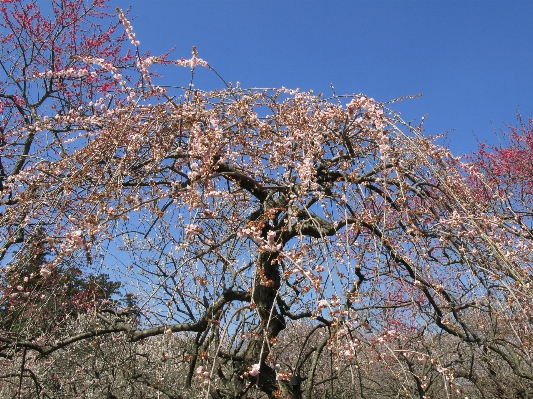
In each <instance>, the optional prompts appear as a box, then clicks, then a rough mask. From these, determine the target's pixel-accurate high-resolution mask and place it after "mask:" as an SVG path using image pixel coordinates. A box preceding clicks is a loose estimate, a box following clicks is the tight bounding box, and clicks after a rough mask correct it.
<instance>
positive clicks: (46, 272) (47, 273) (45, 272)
mask: <svg viewBox="0 0 533 399" xmlns="http://www.w3.org/2000/svg"><path fill="white" fill-rule="evenodd" d="M51 274H52V272H51V271H50V270H48V269H47V268H46V267H43V268H42V269H41V276H43V277H44V278H48V277H49V276H50V275H51Z"/></svg>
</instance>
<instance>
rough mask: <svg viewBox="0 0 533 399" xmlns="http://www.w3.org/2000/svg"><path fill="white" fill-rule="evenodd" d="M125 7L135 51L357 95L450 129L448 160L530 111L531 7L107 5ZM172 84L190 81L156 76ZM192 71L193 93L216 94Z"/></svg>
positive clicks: (229, 76)
mask: <svg viewBox="0 0 533 399" xmlns="http://www.w3.org/2000/svg"><path fill="white" fill-rule="evenodd" d="M110 5H111V6H112V7H113V8H114V7H117V6H118V7H121V8H123V9H127V8H128V7H129V6H131V11H130V14H129V16H130V18H132V19H133V21H132V24H133V27H134V30H135V32H136V34H137V38H138V39H139V40H140V42H141V46H140V49H141V51H151V52H152V53H153V54H154V55H159V54H162V53H163V52H166V51H168V50H170V49H172V48H173V47H175V51H174V53H173V57H174V58H181V57H182V56H185V57H187V58H189V57H190V51H191V46H193V45H196V46H197V47H198V51H199V56H200V57H202V58H204V59H205V60H207V61H208V62H209V63H210V64H211V65H212V66H213V67H214V68H215V69H216V70H217V71H218V72H219V73H220V74H221V75H222V76H223V77H224V78H225V79H226V80H228V81H229V80H231V81H233V82H236V81H239V82H241V85H242V86H243V87H280V86H285V87H290V88H297V87H298V88H301V89H303V90H308V89H313V90H314V91H315V93H318V92H320V91H321V92H324V93H325V94H328V93H331V91H330V89H329V84H330V83H333V85H334V86H335V89H336V91H337V93H339V94H341V93H360V92H363V93H365V94H366V95H368V96H370V97H373V98H375V99H376V100H379V101H386V100H390V99H393V98H396V97H399V96H403V95H408V94H412V93H422V94H423V97H422V98H421V99H415V100H409V101H405V102H402V103H400V104H395V106H394V108H395V109H398V110H400V111H402V116H403V117H404V119H406V120H415V121H418V120H420V117H421V116H422V115H424V114H426V113H427V114H428V117H427V119H426V125H425V126H426V133H427V134H436V133H441V132H444V131H446V130H452V129H455V130H454V132H452V133H450V135H449V140H448V143H449V145H450V147H451V149H452V150H453V152H454V153H456V154H457V155H460V154H463V153H465V152H470V151H471V150H474V149H475V148H477V144H476V137H477V138H479V139H481V140H484V141H490V142H492V143H495V142H497V138H496V136H495V134H494V131H493V128H494V127H496V128H497V129H500V128H502V127H503V123H502V121H505V122H509V123H514V122H515V121H516V110H517V109H519V110H520V112H521V113H522V115H523V116H524V117H529V116H531V115H532V114H533V1H531V0H528V1H469V0H462V1H431V0H426V1H400V0H396V1H392V0H390V1H357V0H352V1H325V0H323V1H312V0H307V1H304V0H299V1H298V0H283V1H281V0H279V1H261V0H225V1H222V0H209V1H207V0H205V1H200V0H195V1H189V0H150V1H148V0H111V2H110ZM164 74H165V78H166V79H165V80H166V82H168V83H170V84H177V85H186V84H187V83H188V78H189V76H190V73H189V72H188V71H187V70H186V69H185V68H183V70H180V71H177V70H176V69H165V70H164ZM208 75H209V74H208V72H207V71H205V70H204V71H198V75H197V78H196V80H195V82H196V85H197V87H199V88H212V87H213V86H219V87H221V86H222V84H221V83H218V82H215V81H214V80H213V79H212V78H211V77H210V76H208Z"/></svg>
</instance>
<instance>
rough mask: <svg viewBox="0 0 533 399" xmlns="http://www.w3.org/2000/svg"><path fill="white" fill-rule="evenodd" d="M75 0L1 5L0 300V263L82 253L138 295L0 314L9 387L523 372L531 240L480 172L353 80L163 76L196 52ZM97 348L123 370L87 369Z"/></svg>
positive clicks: (422, 390)
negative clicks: (330, 91)
mask: <svg viewBox="0 0 533 399" xmlns="http://www.w3.org/2000/svg"><path fill="white" fill-rule="evenodd" d="M84 4H85V3H84V2H81V1H52V9H53V11H52V13H51V16H50V17H46V16H43V15H42V14H41V12H40V11H39V9H38V8H37V3H36V2H23V1H11V2H3V3H2V13H3V19H4V23H3V28H4V30H3V32H2V37H1V40H2V43H3V46H4V48H5V49H6V51H4V52H3V53H2V56H1V58H0V64H1V66H2V69H3V76H2V83H1V87H0V99H1V100H2V107H3V108H2V111H3V112H4V113H3V115H5V117H4V119H3V121H4V126H3V131H2V134H3V142H2V149H1V151H2V153H1V162H2V164H1V170H2V172H1V174H2V176H3V177H2V183H1V184H2V186H1V189H2V192H1V195H2V202H1V206H2V214H1V215H0V235H1V237H2V242H3V246H2V249H1V250H0V257H1V260H2V267H3V279H4V281H5V284H3V285H2V287H3V290H4V292H3V297H2V299H1V301H2V302H1V303H0V306H3V307H4V309H10V308H11V307H10V306H11V305H10V302H9V301H11V300H12V298H13V295H15V298H16V297H18V296H19V291H20V292H22V291H24V288H23V290H19V289H18V288H17V286H13V285H12V284H10V283H9V281H10V280H12V279H18V280H19V281H20V280H22V281H24V279H25V278H28V281H30V279H37V283H36V284H37V285H38V284H39V281H50V282H53V283H54V284H53V287H50V291H47V293H48V292H56V293H58V294H60V293H61V292H62V291H61V284H65V277H64V275H65V272H66V271H67V269H65V268H64V265H77V266H76V267H78V268H79V269H80V271H81V272H82V273H83V274H82V275H83V276H84V277H83V279H88V278H90V277H88V276H91V275H96V276H98V275H100V276H102V274H101V273H102V272H103V271H108V273H112V275H111V276H112V277H111V280H115V279H120V281H121V283H122V286H123V287H124V289H125V290H127V292H128V293H129V295H130V296H129V297H128V298H129V299H128V300H129V302H131V298H135V303H134V304H135V309H132V306H131V303H129V304H127V307H126V308H124V307H121V306H120V305H119V304H117V303H113V302H112V301H107V302H106V301H103V300H102V298H97V297H96V295H94V296H93V298H92V301H90V300H89V299H90V298H88V297H87V298H86V301H85V302H84V306H86V308H87V309H91V312H90V313H89V312H86V313H83V314H79V315H77V317H76V318H70V320H69V321H68V322H65V323H64V324H62V325H61V326H60V327H58V326H56V325H51V326H50V327H49V328H46V329H40V328H39V326H38V325H36V324H35V323H34V324H32V323H26V322H25V324H24V334H22V333H21V330H20V329H15V328H13V326H14V325H15V324H14V322H11V323H8V325H7V326H3V327H2V330H1V331H0V356H1V357H2V358H4V359H5V360H4V364H3V366H4V367H5V369H6V370H11V371H9V372H7V373H6V374H5V375H3V376H2V378H3V379H4V380H5V381H7V382H9V384H7V383H6V386H8V387H9V388H6V390H9V389H14V390H15V392H17V391H18V395H19V396H21V395H22V394H24V395H26V396H27V397H32V396H33V397H35V396H43V397H46V396H47V395H48V396H49V397H50V396H53V397H59V396H60V395H64V396H66V397H68V396H69V395H71V394H72V393H74V394H75V395H81V396H85V397H90V396H91V395H93V396H94V395H103V394H104V393H107V394H108V395H115V396H117V395H122V396H124V397H126V396H127V397H132V396H134V395H144V394H145V392H147V391H149V390H155V391H158V392H159V393H160V394H165V395H166V396H168V397H179V395H182V394H185V393H186V392H184V390H185V391H188V392H189V393H191V392H193V393H195V394H198V393H199V392H200V393H201V395H204V396H205V397H209V396H211V397H226V398H235V397H246V396H251V395H253V396H260V395H262V396H266V397H270V398H273V397H279V396H289V397H293V398H295V397H299V396H303V397H306V398H311V397H313V395H316V394H317V393H320V395H322V397H337V396H338V395H339V394H340V393H343V392H347V391H346V387H347V386H349V387H350V391H349V392H350V393H353V394H358V395H374V396H375V397H380V396H381V397H383V396H390V394H391V392H394V391H396V392H402V393H403V394H405V395H407V396H412V397H423V396H427V395H430V394H433V392H438V391H440V392H441V393H442V392H445V394H446V395H448V396H450V397H452V396H453V395H455V394H456V393H457V392H458V391H461V389H463V388H462V386H463V385H464V386H466V387H467V388H468V389H473V390H474V392H477V391H475V389H478V391H479V390H481V388H476V387H481V386H482V384H481V383H480V382H479V379H480V378H485V376H486V375H488V376H489V377H488V378H492V376H493V373H496V375H498V373H503V372H505V373H508V374H510V375H512V376H513V378H516V380H517V381H519V382H520V384H521V385H522V386H525V387H526V388H527V387H528V386H530V385H531V380H533V370H532V368H531V367H532V366H531V364H533V363H532V362H531V345H530V343H529V339H528V338H527V337H528V336H529V335H528V334H526V333H527V331H528V329H529V328H530V321H529V320H530V307H529V300H530V298H531V292H530V286H529V279H530V272H529V265H530V262H531V253H532V249H533V246H532V243H531V240H530V239H529V237H528V236H525V235H524V234H520V233H518V234H517V233H516V231H515V225H514V224H513V223H510V222H509V220H510V219H509V217H508V214H507V213H505V212H502V211H501V208H499V207H498V205H497V204H498V203H497V202H496V203H495V202H494V201H493V198H487V199H486V200H483V201H479V187H480V185H481V184H484V182H485V177H484V176H483V175H482V174H481V173H479V171H478V169H476V168H475V167H472V166H471V165H467V164H464V163H461V162H460V160H459V159H456V158H454V157H453V156H452V155H451V154H450V153H449V152H448V151H447V150H446V149H445V148H442V147H439V146H438V145H436V144H434V143H433V142H432V141H431V140H430V139H427V138H425V137H423V136H422V135H421V133H420V132H421V130H422V126H418V127H414V128H413V127H410V126H409V125H408V124H406V123H404V122H403V121H402V120H401V119H400V118H399V117H398V116H397V115H396V114H394V113H393V112H390V111H389V110H388V108H387V107H388V106H389V104H382V103H378V102H376V101H374V100H373V99H371V98H369V97H367V96H364V95H362V94H359V95H357V94H354V95H347V96H337V95H335V94H334V95H333V96H332V97H331V98H325V97H323V96H322V95H318V96H316V95H313V94H312V93H311V92H307V93H306V92H301V91H299V90H288V89H271V90H247V89H242V88H241V87H239V86H236V87H234V86H231V85H228V86H226V88H224V89H221V90H212V91H201V90H197V89H194V90H193V88H192V87H193V86H192V85H190V86H189V87H186V88H183V89H165V88H162V87H159V86H157V85H155V84H154V83H153V82H152V77H153V75H152V73H151V72H150V71H149V68H150V67H152V68H153V66H152V65H153V64H159V66H160V67H161V68H163V67H164V66H169V67H173V66H185V67H189V68H191V69H192V72H193V77H194V70H195V68H197V67H207V68H210V66H209V65H208V64H207V63H206V62H205V61H204V60H202V59H200V58H198V52H197V50H196V48H193V52H192V57H191V58H190V59H180V60H176V61H171V60H170V55H168V54H167V55H163V56H160V57H155V56H151V55H150V54H143V53H141V51H140V49H139V42H138V41H137V39H136V38H135V35H134V33H133V28H132V26H131V24H130V22H129V21H128V19H127V18H126V16H125V15H124V14H123V12H122V11H121V10H117V12H118V17H119V20H120V22H121V23H122V25H123V27H124V29H125V35H126V36H121V35H120V34H115V33H114V31H115V28H116V24H114V23H113V22H111V23H110V25H109V27H108V28H102V25H101V24H105V23H107V22H105V21H106V19H103V18H107V14H105V13H103V12H102V9H101V6H103V2H101V1H95V2H93V3H92V4H91V5H90V6H85V5H84ZM99 19H101V21H103V22H99ZM112 21H114V19H112ZM97 22H98V23H100V24H98V23H97ZM125 37H127V38H128V39H129V41H130V44H131V46H132V47H131V50H130V51H128V50H127V49H126V46H125V43H124V40H123V39H124V38H125ZM468 171H473V172H476V174H475V178H478V179H480V184H479V185H476V184H472V177H471V176H469V175H468ZM505 193H506V191H503V192H502V195H504V194H505ZM502 198H503V197H502ZM495 204H496V205H495ZM41 242H42V243H43V244H39V243H41ZM44 243H46V245H45V244H44ZM32 248H34V249H32ZM25 254H34V255H30V256H29V257H28V256H26V255H25ZM39 254H41V255H39ZM37 255H38V256H40V258H39V259H40V261H39V262H38V263H37V264H34V266H33V267H34V268H39V273H38V275H39V276H40V277H37V276H36V274H37V271H33V272H32V271H30V269H31V267H32V266H31V265H32V264H31V262H33V260H32V259H36V258H35V256H37ZM32 256H33V258H32ZM28 262H29V263H28ZM42 262H44V263H42ZM78 265H79V266H78ZM28 272H29V275H25V274H27V273H28ZM31 273H33V274H34V275H33V276H32V275H31ZM54 273H56V274H57V275H58V276H60V277H59V278H57V279H51V277H52V276H54ZM100 278H101V279H103V280H102V281H100V283H101V284H100V285H106V284H107V282H108V279H107V278H106V277H100ZM93 279H94V278H93ZM96 279H98V277H96ZM66 281H72V279H71V280H69V279H68V278H67V279H66ZM84 281H86V280H84ZM89 281H90V280H89ZM93 282H95V283H96V280H93ZM87 284H89V283H87ZM91 284H92V283H91ZM116 288H117V286H115V285H113V283H110V284H109V286H108V288H106V289H107V290H108V292H109V293H110V294H113V293H114V292H115V290H116ZM54 290H55V291H54ZM35 291H37V290H35ZM63 293H65V292H63ZM66 294H68V292H67V293H66ZM43 295H44V298H43V300H44V302H46V299H47V295H48V294H43ZM63 298H64V299H65V300H66V299H67V298H69V297H68V295H65V296H64V297H63ZM19 315H20V317H25V316H26V314H25V313H24V312H19V313H17V317H19ZM299 331H302V332H303V334H301V335H299V336H301V337H302V339H300V340H294V339H290V337H291V334H292V335H294V334H295V333H298V332H299ZM115 343H116V344H115ZM143 345H147V346H149V347H150V348H154V347H157V348H161V351H159V350H158V351H157V353H153V352H150V353H147V352H148V351H146V350H144V349H142V346H143ZM278 345H279V346H280V347H291V348H292V349H293V350H294V351H295V352H296V353H298V354H300V355H298V356H287V354H286V353H287V351H282V350H280V351H278V349H277V347H278ZM105 348H115V349H116V350H117V356H116V359H125V361H124V362H123V363H124V367H123V368H118V365H117V368H115V367H113V368H111V369H105V370H103V369H102V367H103V366H102V364H103V363H102V361H103V360H104V359H105V361H109V359H108V357H107V355H106V351H105V350H104V349H105ZM170 353H172V356H171V357H172V360H171V361H169V360H168V359H169V354H170ZM66 356H67V357H66ZM60 359H62V360H60ZM79 359H86V360H87V359H93V360H94V363H93V365H92V366H91V367H90V368H87V367H86V366H85V365H84V364H85V363H84V362H79V363H78V364H77V366H76V361H77V360H79ZM126 359H127V360H126ZM472 359H474V360H475V366H476V367H473V366H470V367H468V366H467V364H468V361H469V360H470V361H471V362H472ZM478 360H479V361H478ZM49 362H52V363H49ZM51 364H54V365H55V367H57V371H58V372H57V373H55V372H52V371H51V370H54V369H53V368H50V367H48V368H43V365H46V366H50V365H51ZM115 364H116V363H115ZM139 364H142V365H145V366H146V367H142V368H140V367H138V365H139ZM278 364H279V367H278V366H277V365H278ZM497 364H503V365H505V367H503V368H501V367H500V368H497V367H496V365H497ZM166 365H168V366H166ZM72 367H75V368H76V370H78V371H79V373H80V375H82V376H83V377H80V379H85V380H84V382H83V381H81V382H79V380H77V378H78V377H72V376H71V375H72ZM167 367H168V368H167ZM65 370H70V371H69V372H68V373H67V372H65ZM139 370H142V371H139ZM59 371H61V372H59ZM167 371H168V374H165V373H166V372H167ZM173 373H174V374H173ZM165 375H169V376H172V375H174V376H176V375H177V376H179V377H180V378H181V379H182V380H181V381H180V382H179V384H176V383H175V381H176V377H174V379H169V378H167V379H166V380H165ZM500 375H501V374H500ZM102 376H104V377H102ZM381 376H383V377H381ZM376 377H379V378H376ZM456 377H457V378H462V379H463V380H460V381H459V382H458V380H457V378H456ZM347 380H349V381H350V384H349V385H347V384H345V383H344V381H347ZM495 380H496V379H495V378H493V379H492V381H493V382H494V381H495ZM102 381H103V382H102ZM384 381H387V382H384ZM101 382H102V384H101V385H100V383H101ZM296 382H298V383H296ZM332 384H333V385H332ZM141 386H142V389H141V388H140V387H141ZM23 388H24V389H23ZM465 389H466V388H465ZM51 392H53V393H51ZM524 392H525V391H524Z"/></svg>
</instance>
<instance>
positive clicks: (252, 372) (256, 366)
mask: <svg viewBox="0 0 533 399" xmlns="http://www.w3.org/2000/svg"><path fill="white" fill-rule="evenodd" d="M259 367H260V366H259V363H256V364H252V370H250V372H249V374H250V375H251V376H252V377H255V376H256V375H258V374H259Z"/></svg>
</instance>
